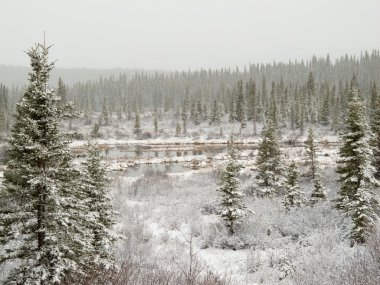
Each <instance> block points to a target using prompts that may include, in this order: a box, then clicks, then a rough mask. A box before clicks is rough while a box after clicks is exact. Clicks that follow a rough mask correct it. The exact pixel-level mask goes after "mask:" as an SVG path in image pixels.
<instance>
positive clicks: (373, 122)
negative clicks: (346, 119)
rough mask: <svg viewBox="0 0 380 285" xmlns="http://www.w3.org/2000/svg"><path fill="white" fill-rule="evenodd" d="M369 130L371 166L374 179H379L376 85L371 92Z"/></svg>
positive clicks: (379, 129)
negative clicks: (371, 151) (370, 135)
mask: <svg viewBox="0 0 380 285" xmlns="http://www.w3.org/2000/svg"><path fill="white" fill-rule="evenodd" d="M370 116H371V117H370V118H371V130H372V132H373V134H374V136H373V138H372V141H371V145H372V149H373V166H374V167H375V169H376V173H375V175H376V177H377V178H380V96H379V95H378V93H377V88H376V84H375V83H374V84H373V85H372V90H371V112H370Z"/></svg>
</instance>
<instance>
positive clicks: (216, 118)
mask: <svg viewBox="0 0 380 285" xmlns="http://www.w3.org/2000/svg"><path fill="white" fill-rule="evenodd" d="M222 117H223V114H222V108H221V106H220V104H218V102H217V101H216V100H214V104H213V107H212V111H211V116H210V122H209V124H210V125H214V124H215V125H220V123H221V122H222Z"/></svg>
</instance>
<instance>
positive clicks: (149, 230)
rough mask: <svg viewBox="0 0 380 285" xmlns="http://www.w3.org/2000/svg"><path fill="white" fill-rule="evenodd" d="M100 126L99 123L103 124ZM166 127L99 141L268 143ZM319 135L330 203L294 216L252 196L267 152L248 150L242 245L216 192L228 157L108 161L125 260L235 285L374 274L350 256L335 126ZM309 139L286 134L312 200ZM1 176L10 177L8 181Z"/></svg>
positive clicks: (245, 135) (110, 129)
mask: <svg viewBox="0 0 380 285" xmlns="http://www.w3.org/2000/svg"><path fill="white" fill-rule="evenodd" d="M92 121H93V122H96V118H93V119H92ZM141 121H142V130H143V132H149V133H150V134H151V135H152V134H153V117H152V116H151V115H150V114H148V115H146V116H143V117H142V120H141ZM87 123H88V122H87ZM72 126H73V127H72V130H74V131H77V132H78V133H80V134H82V135H83V136H82V138H80V139H79V140H76V141H74V142H73V143H72V145H71V146H72V148H73V149H74V150H75V151H76V152H78V153H80V152H81V151H82V150H81V149H82V148H83V146H84V144H85V143H86V139H87V137H88V135H89V133H90V131H91V129H92V124H86V125H85V124H83V119H79V120H76V121H73V122H72ZM66 127H68V125H66ZM159 128H160V132H159V135H158V136H157V137H154V136H153V135H152V138H147V139H144V140H142V139H139V138H136V137H135V136H134V135H133V121H125V120H123V121H117V120H114V121H113V123H112V124H111V125H110V126H102V127H101V128H100V132H101V133H102V138H101V139H98V140H97V141H98V143H99V144H100V145H101V146H103V147H104V148H111V149H112V148H113V147H116V146H119V147H120V146H123V147H126V148H128V147H131V146H134V145H145V146H149V147H150V150H151V149H152V148H153V149H155V150H157V151H164V150H168V149H170V150H180V151H184V150H192V149H194V148H199V147H201V148H203V149H206V150H207V148H209V147H211V146H212V145H218V144H225V143H226V141H227V138H228V136H229V134H230V133H231V132H234V134H236V135H237V138H238V141H239V142H240V143H242V144H245V145H250V146H254V145H257V143H258V142H259V141H260V136H258V135H257V136H254V135H253V134H252V130H251V129H252V126H250V125H248V127H247V129H245V130H243V131H242V132H241V133H240V132H239V128H238V126H237V124H229V123H224V124H223V126H222V128H221V127H220V126H209V125H208V124H207V123H203V124H201V125H199V126H194V125H192V124H190V125H189V128H188V133H187V134H186V135H181V137H176V136H175V121H173V120H171V119H170V117H169V116H168V118H166V119H163V120H162V121H161V122H160V126H159ZM258 129H259V130H260V129H261V128H260V127H259V128H258ZM316 136H317V139H318V141H319V142H320V144H319V152H318V159H319V161H320V163H321V167H322V171H323V176H324V183H325V185H326V188H327V194H328V201H326V202H324V203H320V204H318V205H316V206H315V207H309V206H303V207H301V208H300V209H296V210H294V211H291V212H289V213H286V212H285V211H284V209H283V206H282V204H281V198H274V199H268V198H257V197H256V196H255V195H253V194H254V191H253V187H252V186H253V185H254V184H255V175H256V172H255V158H256V155H257V149H255V148H254V147H253V148H249V147H248V148H247V149H244V148H243V150H242V151H241V157H240V160H239V161H240V163H241V164H242V165H243V166H244V167H243V169H242V170H241V172H240V186H241V190H242V191H243V192H244V193H245V195H246V196H245V198H244V202H245V204H246V206H247V208H248V209H249V210H251V211H252V213H251V214H250V215H249V216H248V217H247V219H246V220H245V222H244V223H243V224H242V226H241V228H240V229H239V230H238V232H237V234H236V235H235V236H234V237H230V236H228V234H227V232H226V229H225V227H224V225H223V224H222V222H221V221H220V219H219V217H218V215H217V211H218V193H217V191H216V188H217V183H218V181H219V171H220V170H221V169H222V168H223V167H224V163H225V158H226V156H225V155H226V154H225V153H223V152H221V153H215V154H213V155H211V156H210V155H208V154H207V153H205V154H201V155H192V154H191V153H190V154H188V155H183V156H180V157H175V156H174V157H173V156H163V157H149V158H146V157H143V156H142V157H137V158H118V157H108V158H106V159H105V161H106V164H107V168H108V170H109V171H110V172H109V176H110V178H111V184H110V193H111V196H112V198H113V203H114V205H115V207H116V208H117V210H118V211H119V217H118V221H119V222H118V224H117V229H118V230H119V231H121V232H122V233H123V234H124V235H125V236H126V240H124V241H122V242H120V245H119V248H118V250H117V255H118V258H119V259H120V260H125V259H128V260H132V261H133V262H135V263H137V264H148V265H149V266H152V267H153V266H155V265H157V264H160V266H164V267H169V268H177V269H179V270H184V271H186V270H187V269H188V268H190V267H191V268H192V270H193V271H194V272H196V273H198V272H199V273H200V274H203V273H204V272H206V271H207V270H211V271H213V272H215V273H217V274H219V275H222V276H227V277H228V279H230V280H232V281H233V284H278V283H279V284H297V285H298V284H299V285H300V284H315V285H317V284H318V285H320V284H326V285H327V284H344V278H343V277H342V275H343V274H344V273H345V272H347V271H352V272H355V270H358V269H355V270H353V269H352V268H353V266H354V265H355V268H357V267H360V265H362V266H364V265H365V266H366V268H368V267H370V266H369V265H368V264H365V263H364V262H362V263H361V264H359V266H358V265H357V263H355V262H357V261H358V260H359V261H362V260H369V258H368V256H369V253H368V252H369V251H370V250H371V249H368V248H362V247H350V244H349V241H348V239H347V237H346V234H347V232H348V229H349V227H350V222H349V221H348V220H347V219H346V218H345V217H343V216H342V215H341V214H340V213H338V212H337V211H335V210H334V209H333V204H332V203H331V200H332V199H334V197H335V196H336V192H337V189H338V185H337V182H336V178H337V176H336V174H335V172H334V170H335V166H336V165H335V161H336V159H337V157H338V154H337V153H338V146H337V141H338V137H337V135H336V134H333V133H332V132H331V131H330V129H329V128H327V127H326V128H321V127H319V128H317V129H316ZM305 139H306V132H305V134H303V135H302V136H301V135H299V133H298V132H293V131H291V130H282V140H281V143H282V146H283V148H282V151H283V158H284V161H285V163H286V164H287V163H289V161H290V160H295V161H296V163H297V165H298V166H299V168H300V171H301V181H300V185H301V189H302V191H304V193H305V199H306V200H307V199H308V197H309V196H310V193H311V190H312V185H311V183H310V177H309V176H308V165H307V163H306V162H305V161H306V158H305V157H306V155H305V150H304V148H303V147H302V142H303V141H305ZM290 142H292V143H294V142H296V143H295V144H293V145H292V144H289V143H290ZM121 151H123V148H121ZM170 163H171V164H173V165H174V164H176V163H178V164H181V165H184V167H183V169H181V171H179V172H178V173H172V172H167V171H165V170H162V169H159V170H157V169H155V168H153V167H152V168H149V167H145V168H141V171H140V172H137V175H133V176H131V175H128V173H129V172H128V171H129V170H128V169H130V167H131V166H136V165H137V167H139V165H154V164H156V165H162V164H166V165H168V164H170ZM114 170H123V171H114ZM1 172H2V171H1V169H0V180H1V176H2V173H1ZM342 282H343V283H342ZM358 284H361V283H360V282H359V283H358Z"/></svg>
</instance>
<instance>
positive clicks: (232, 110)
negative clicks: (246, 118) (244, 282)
mask: <svg viewBox="0 0 380 285" xmlns="http://www.w3.org/2000/svg"><path fill="white" fill-rule="evenodd" d="M228 111H229V119H228V121H229V122H230V123H232V122H235V121H236V102H235V96H234V93H233V92H232V94H231V98H230V104H229V107H228Z"/></svg>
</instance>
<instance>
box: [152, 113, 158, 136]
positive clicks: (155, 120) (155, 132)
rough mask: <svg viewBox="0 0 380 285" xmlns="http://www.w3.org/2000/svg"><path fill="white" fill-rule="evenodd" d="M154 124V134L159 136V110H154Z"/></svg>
mask: <svg viewBox="0 0 380 285" xmlns="http://www.w3.org/2000/svg"><path fill="white" fill-rule="evenodd" d="M153 126H154V134H155V136H156V137H157V136H158V115H157V111H156V112H154V118H153Z"/></svg>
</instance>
